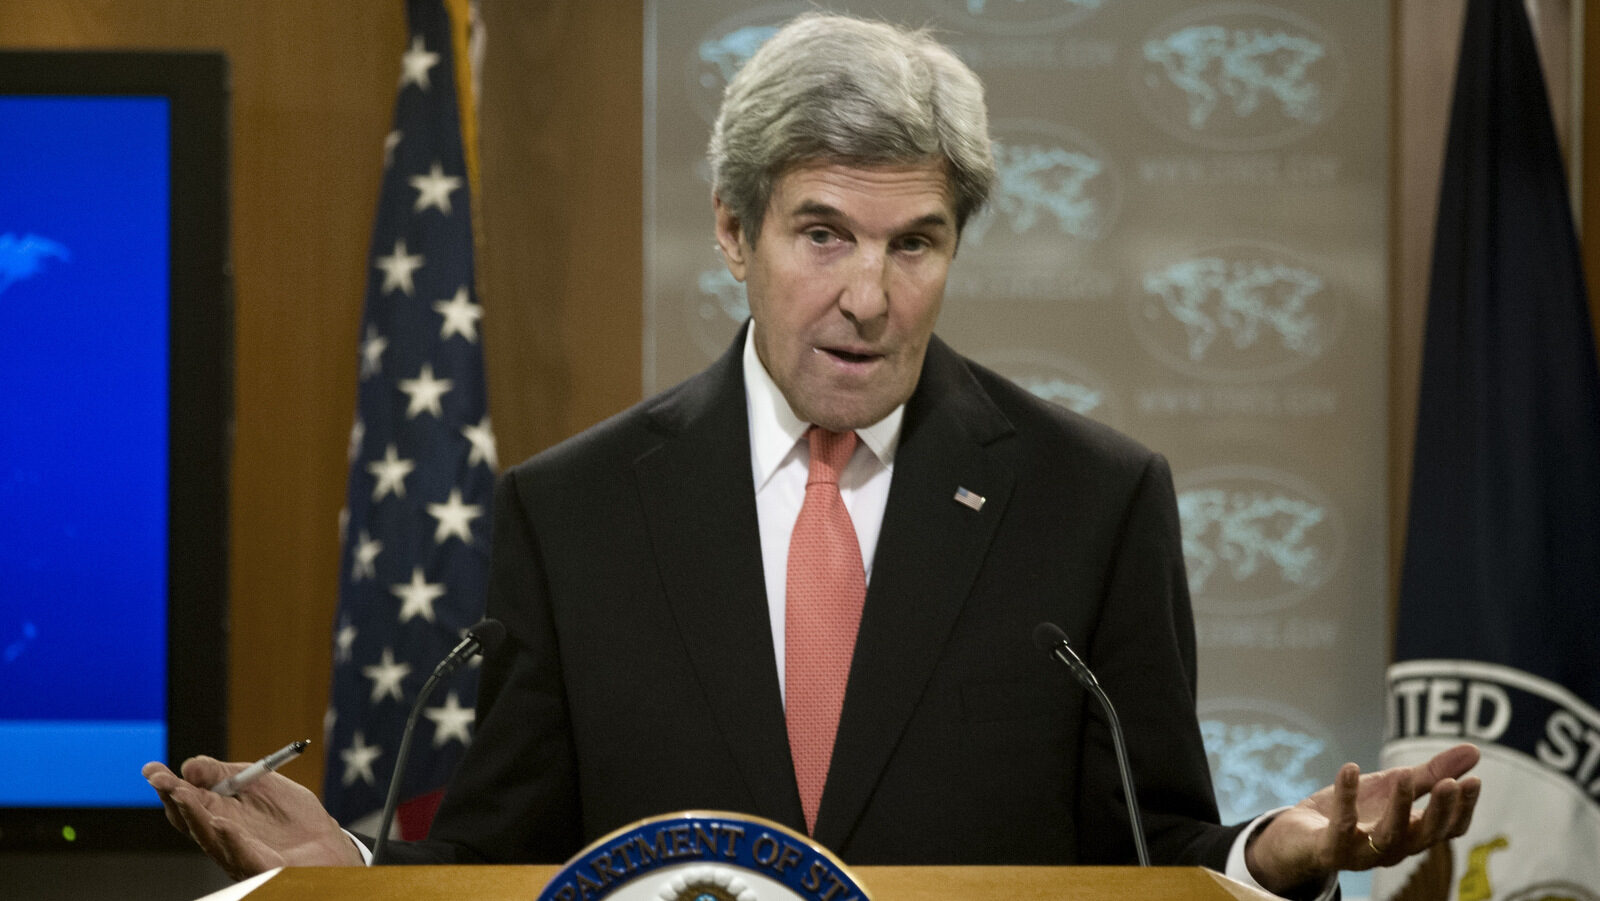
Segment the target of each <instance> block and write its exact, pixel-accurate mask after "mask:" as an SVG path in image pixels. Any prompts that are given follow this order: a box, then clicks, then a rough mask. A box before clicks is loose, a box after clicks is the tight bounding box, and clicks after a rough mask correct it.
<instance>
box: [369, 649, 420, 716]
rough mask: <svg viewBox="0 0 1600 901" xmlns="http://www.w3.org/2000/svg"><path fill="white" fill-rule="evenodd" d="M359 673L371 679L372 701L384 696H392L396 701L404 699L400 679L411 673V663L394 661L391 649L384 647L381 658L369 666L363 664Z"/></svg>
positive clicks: (375, 701) (374, 701)
mask: <svg viewBox="0 0 1600 901" xmlns="http://www.w3.org/2000/svg"><path fill="white" fill-rule="evenodd" d="M361 675H363V676H366V677H367V678H368V679H371V680H372V703H374V704H376V703H378V702H379V701H381V700H383V699H384V697H385V696H393V697H394V699H395V700H396V701H404V700H405V695H404V693H403V692H402V691H401V689H400V680H401V679H404V678H405V677H406V676H409V675H411V664H409V663H404V662H401V663H396V662H395V659H394V651H393V649H391V648H384V649H383V659H382V660H380V661H378V662H377V663H374V664H373V665H371V666H363V667H362V668H361Z"/></svg>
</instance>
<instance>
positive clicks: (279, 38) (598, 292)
mask: <svg viewBox="0 0 1600 901" xmlns="http://www.w3.org/2000/svg"><path fill="white" fill-rule="evenodd" d="M484 18H485V20H486V22H487V23H488V27H489V29H490V30H489V44H488V48H489V56H488V60H489V64H488V66H487V72H486V73H485V88H484V90H485V92H486V94H487V96H486V97H485V98H484V104H483V107H484V112H483V116H484V121H485V130H484V139H483V148H484V160H483V162H484V195H485V196H484V197H483V198H481V211H482V213H483V220H482V221H484V222H485V231H486V232H487V233H488V234H486V235H485V236H484V239H485V242H486V243H485V253H484V259H483V261H482V266H481V272H482V275H483V285H482V293H483V295H484V298H485V305H486V307H487V308H488V311H489V312H488V318H487V320H486V323H485V326H484V328H485V332H486V336H487V337H486V342H487V344H486V346H487V354H488V366H489V379H490V405H491V416H492V417H493V420H494V423H495V427H496V430H497V432H498V433H499V438H500V456H501V461H502V463H511V462H515V461H516V460H518V459H521V458H522V457H525V456H527V455H529V454H531V453H533V452H534V451H536V450H538V449H540V448H542V447H545V446H548V445H549V444H552V443H554V442H556V441H558V440H560V439H561V438H564V437H566V436H568V435H570V434H573V433H575V432H577V431H579V430H581V429H582V428H583V427H584V426H586V425H588V424H591V423H593V422H596V421H598V420H599V419H601V418H603V417H604V416H606V415H609V414H610V413H613V412H616V411H617V410H619V409H621V408H623V407H625V406H627V405H628V404H630V403H632V402H633V401H635V400H637V398H638V396H639V384H640V380H639V346H640V338H639V319H640V297H641V278H642V274H641V253H642V251H641V237H640V220H641V217H642V213H641V207H640V203H641V201H640V195H641V176H640V157H641V153H640V148H641V137H640V136H641V124H640V120H641V100H640V98H641V89H640V84H641V74H640V73H641V67H642V61H641V56H642V46H641V42H642V37H641V35H642V28H643V13H642V7H641V5H640V4H639V3H638V2H623V3H605V4H595V3H585V2H581V0H563V2H555V0H551V2H542V3H538V4H533V3H521V2H508V0H500V2H494V0H491V2H488V3H486V4H485V6H484ZM405 35H406V32H405V11H404V4H403V3H402V2H400V0H392V2H389V0H383V2H379V0H363V2H359V3H326V2H321V0H273V2H237V0H136V2H112V0H6V2H4V3H0V46H4V47H11V48H24V47H27V48H205V49H221V50H223V51H224V52H226V53H227V55H228V57H229V59H230V62H231V65H232V81H233V85H232V87H233V98H232V102H233V111H232V167H233V169H232V190H233V197H232V203H233V210H232V227H233V236H232V238H233V260H234V268H235V278H236V285H235V307H236V309H235V319H236V331H235V344H236V360H237V372H236V376H235V379H236V382H235V400H234V403H235V415H236V438H235V444H234V453H233V464H232V485H231V489H230V499H229V502H230V511H231V512H230V528H231V554H232V560H231V567H232V570H231V588H230V602H231V611H232V614H231V615H232V637H231V642H230V654H231V658H230V660H231V662H230V666H229V672H228V678H229V685H230V689H229V707H230V725H229V747H228V748H227V749H218V751H219V752H224V751H225V752H226V753H227V754H229V755H230V756H233V757H253V756H256V755H258V754H261V753H263V752H265V751H268V750H271V749H273V748H276V747H278V746H279V745H281V744H283V743H284V742H285V741H288V740H290V739H292V738H300V737H312V738H315V739H319V740H320V738H321V731H322V730H321V724H322V715H323V711H324V709H325V708H326V705H327V686H328V672H329V646H330V640H331V634H332V633H331V628H332V621H333V615H334V609H335V604H336V603H337V598H338V578H339V545H338V533H337V517H338V512H339V509H340V508H341V507H342V506H343V503H344V489H345V465H346V464H345V447H346V443H347V439H348V435H349V427H350V422H351V417H352V414H353V410H354V405H355V384H356V382H355V379H356V344H357V335H358V331H359V324H360V317H361V300H362V295H363V291H364V287H365V280H366V278H367V274H368V271H369V269H368V261H367V245H368V242H369V240H370V236H371V228H372V216H373V211H374V205H375V202H376V198H377V191H378V182H379V178H380V176H381V174H382V172H381V161H382V145H383V136H384V135H385V134H386V133H387V132H388V130H389V124H390V119H391V116H392V114H393V102H394V90H395V86H396V83H397V79H398V74H399V53H400V51H401V50H402V49H403V48H404V46H405V43H406V37H405ZM320 750H321V749H320V741H319V747H318V751H319V752H320ZM289 775H292V776H293V777H295V778H296V779H298V780H300V781H302V782H304V783H305V784H307V785H310V786H313V787H320V785H321V781H322V754H321V753H316V754H308V755H307V756H306V758H305V759H304V760H302V761H299V762H296V763H295V765H294V767H293V769H292V770H291V771H290V773H289Z"/></svg>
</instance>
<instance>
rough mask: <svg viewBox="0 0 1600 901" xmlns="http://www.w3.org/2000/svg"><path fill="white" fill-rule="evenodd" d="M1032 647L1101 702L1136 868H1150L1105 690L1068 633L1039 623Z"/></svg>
mask: <svg viewBox="0 0 1600 901" xmlns="http://www.w3.org/2000/svg"><path fill="white" fill-rule="evenodd" d="M1033 643H1034V645H1035V646H1037V647H1038V648H1039V650H1041V651H1044V652H1045V653H1047V654H1049V655H1050V656H1051V657H1053V658H1055V659H1056V660H1059V661H1061V662H1062V663H1065V664H1066V665H1067V669H1069V670H1071V671H1072V675H1073V677H1074V678H1076V679H1077V680H1078V684H1080V685H1082V686H1083V687H1084V688H1085V689H1087V690H1088V692H1089V693H1090V694H1092V695H1094V697H1095V699H1096V700H1098V701H1099V702H1100V707H1101V708H1102V709H1103V710H1105V712H1106V721H1107V722H1108V724H1109V725H1110V726H1111V744H1112V747H1114V748H1115V749H1116V752H1117V772H1118V773H1119V774H1120V775H1121V776H1122V796H1123V800H1125V801H1127V802H1128V824H1129V826H1130V827H1131V828H1132V830H1133V849H1134V851H1135V852H1136V853H1137V854H1138V856H1139V866H1141V867H1148V866H1150V851H1149V849H1148V848H1146V847H1145V844H1144V821H1143V820H1141V819H1140V818H1139V799H1138V797H1137V796H1136V795H1135V794H1134V791H1133V768H1132V767H1130V766H1129V765H1128V751H1127V748H1126V747H1125V746H1124V744H1123V737H1122V721H1121V720H1119V719H1117V711H1116V708H1114V707H1112V706H1111V699H1110V698H1108V697H1106V693H1105V690H1104V689H1102V688H1101V687H1100V680H1099V679H1096V678H1095V677H1094V673H1093V672H1091V671H1090V669H1089V667H1088V666H1087V665H1085V664H1084V662H1083V660H1082V659H1081V658H1079V657H1078V654H1077V652H1076V651H1074V650H1072V644H1071V642H1069V641H1068V640H1067V633H1065V632H1063V631H1061V627H1060V626H1058V625H1056V624H1055V623H1048V622H1047V623H1040V624H1039V625H1037V626H1034V627H1033Z"/></svg>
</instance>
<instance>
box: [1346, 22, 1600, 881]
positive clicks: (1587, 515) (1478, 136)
mask: <svg viewBox="0 0 1600 901" xmlns="http://www.w3.org/2000/svg"><path fill="white" fill-rule="evenodd" d="M1597 651H1600V374H1597V370H1596V364H1595V347H1594V340H1593V335H1592V329H1591V326H1590V320H1589V308H1588V301H1587V296H1586V292H1585V288H1584V280H1583V270H1582V266H1581V260H1580V257H1579V253H1578V244H1577V240H1576V238H1575V235H1574V231H1573V226H1572V215H1571V209H1570V207H1569V202H1568V198H1567V187H1566V181H1565V178H1564V177H1563V168H1562V160H1561V155H1560V150H1559V148H1558V146H1557V142H1556V136H1555V129H1554V127H1553V125H1552V122H1551V116H1550V107H1549V102H1548V99H1547V96H1546V93H1545V84H1544V79H1543V77H1542V75H1541V72H1540V69H1539V59H1538V55H1537V53H1536V51H1535V47H1534V43H1533V36H1532V33H1531V31H1530V29H1529V25H1528V19H1527V15H1526V13H1525V12H1524V10H1523V6H1522V2H1521V0H1472V2H1471V3H1470V5H1469V8H1468V12H1467V19H1466V27H1465V31H1464V33H1463V37H1462V43H1461V57H1460V63H1459V71H1458V73H1457V76H1456V89H1455V101H1454V106H1453V108H1452V111H1451V119H1450V136H1449V144H1448V149H1447V151H1446V155H1445V166H1444V174H1443V179H1442V182H1441V187H1440V197H1439V213H1438V226H1437V236H1436V238H1435V246H1434V259H1433V276H1432V285H1431V288H1430V292H1429V298H1428V320H1427V336H1426V340H1425V346H1424V352H1423V370H1422V389H1421V395H1420V399H1419V406H1418V411H1417V441H1416V456H1415V461H1414V467H1413V476H1412V491H1411V514H1410V522H1409V527H1408V529H1407V537H1406V551H1405V562H1404V569H1403V573H1402V577H1401V583H1400V619H1399V627H1398V634H1397V636H1396V653H1395V657H1396V663H1395V665H1394V666H1393V667H1392V668H1391V669H1390V671H1389V680H1388V681H1389V686H1388V690H1389V723H1388V742H1387V744H1386V746H1385V750H1384V763H1385V764H1386V765H1393V764H1399V763H1416V762H1419V761H1421V760H1423V759H1426V758H1427V757H1428V756H1429V755H1430V754H1431V753H1433V752H1434V751H1436V750H1439V749H1441V748H1443V747H1447V746H1449V745H1452V744H1455V743H1457V742H1460V741H1471V742H1474V743H1476V744H1477V745H1478V746H1479V747H1480V748H1481V749H1482V751H1483V755H1484V759H1483V763H1482V764H1480V766H1479V771H1478V774H1479V775H1480V776H1481V777H1482V778H1483V782H1484V788H1483V794H1482V797H1481V799H1480V801H1479V804H1478V808H1477V814H1476V816H1475V817H1474V819H1473V826H1472V829H1471V830H1470V831H1469V832H1468V833H1467V834H1466V835H1464V836H1462V837H1461V838H1459V839H1456V840H1455V841H1454V842H1452V843H1450V845H1451V846H1443V845H1441V846H1440V847H1439V848H1436V849H1434V851H1433V852H1432V853H1431V854H1429V855H1427V856H1425V857H1424V858H1422V859H1420V860H1414V861H1412V862H1410V863H1409V864H1407V865H1405V866H1402V867H1396V868H1394V869H1393V870H1389V871H1383V872H1382V873H1381V874H1380V875H1379V876H1378V877H1377V878H1376V879H1375V880H1374V891H1373V895H1374V897H1377V898H1391V897H1404V898H1423V897H1431V898H1460V899H1462V901H1483V899H1489V898H1544V897H1561V898H1596V897H1600V714H1597V712H1596V708H1597V707H1600V665H1597V660H1596V658H1597V656H1600V654H1597Z"/></svg>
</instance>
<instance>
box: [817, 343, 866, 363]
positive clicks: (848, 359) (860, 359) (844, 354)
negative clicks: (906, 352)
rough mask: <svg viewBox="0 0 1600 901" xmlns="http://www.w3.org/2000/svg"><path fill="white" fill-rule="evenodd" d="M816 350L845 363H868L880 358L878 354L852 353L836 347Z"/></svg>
mask: <svg viewBox="0 0 1600 901" xmlns="http://www.w3.org/2000/svg"><path fill="white" fill-rule="evenodd" d="M817 350H819V351H821V352H822V353H825V354H828V355H829V356H831V357H833V358H834V359H836V360H841V361H843V362H845V363H870V362H872V361H873V360H876V359H878V358H879V357H880V356H881V355H880V354H858V353H852V352H851V351H848V350H841V349H839V348H836V347H819V348H817Z"/></svg>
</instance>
